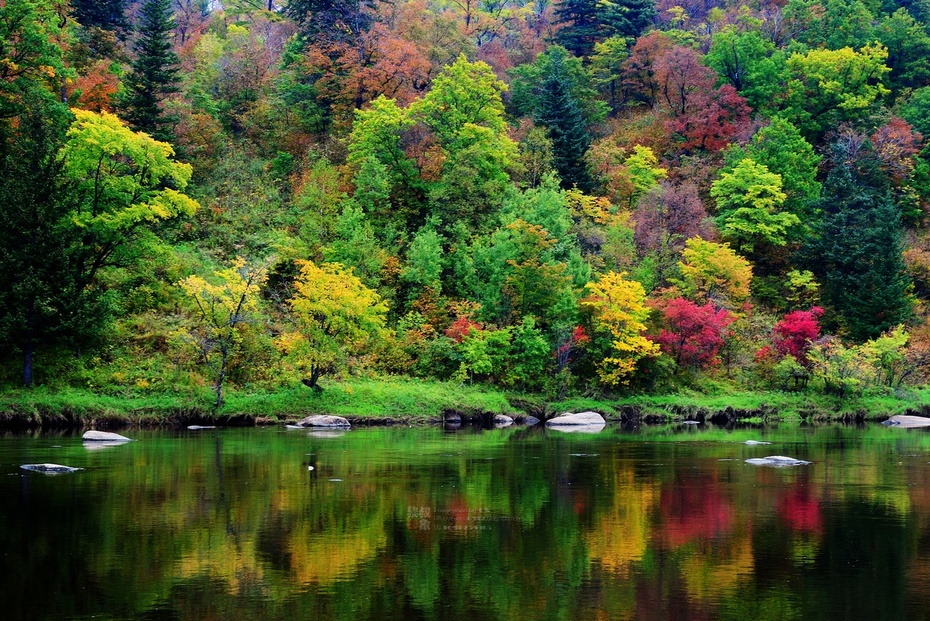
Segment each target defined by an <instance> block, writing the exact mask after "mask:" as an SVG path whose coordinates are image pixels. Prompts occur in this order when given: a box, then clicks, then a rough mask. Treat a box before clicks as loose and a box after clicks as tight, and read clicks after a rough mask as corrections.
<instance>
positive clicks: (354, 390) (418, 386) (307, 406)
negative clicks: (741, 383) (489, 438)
mask: <svg viewBox="0 0 930 621" xmlns="http://www.w3.org/2000/svg"><path fill="white" fill-rule="evenodd" d="M211 404H212V394H211V393H209V392H198V393H190V394H170V395H144V394H131V393H126V394H121V395H112V394H110V395H101V394H95V393H92V392H90V391H87V390H82V389H74V388H65V389H58V390H49V389H44V388H38V389H33V390H20V389H17V390H8V391H5V392H4V393H3V394H2V395H0V425H3V426H6V427H17V426H21V427H91V426H95V427H101V428H103V427H118V426H124V425H133V424H136V425H183V424H191V423H208V424H224V425H229V424H245V425H250V424H256V423H275V422H280V421H286V420H296V419H299V418H302V417H304V416H307V415H310V414H335V415H339V416H346V417H347V418H350V419H352V420H353V421H356V422H358V423H363V424H379V423H428V422H431V421H432V422H435V421H439V420H441V418H442V415H443V414H444V413H446V412H457V413H460V414H463V415H465V416H473V417H474V416H482V415H489V414H498V413H500V414H510V415H520V414H534V415H536V416H539V417H541V418H542V417H545V416H550V415H554V414H558V413H561V412H568V411H574V412H577V411H582V410H594V411H597V412H601V413H603V414H604V415H605V416H606V417H607V418H608V420H645V421H646V422H660V421H667V420H680V419H694V420H710V419H713V420H714V421H715V422H720V423H724V422H737V421H742V422H775V421H792V420H794V421H802V420H823V421H827V420H881V419H884V418H886V417H888V416H891V415H894V414H904V413H910V414H919V413H923V414H927V415H930V389H920V390H914V391H909V392H906V393H903V392H899V393H897V394H888V395H876V396H863V397H859V398H855V399H837V398H834V397H828V396H825V395H821V394H818V393H813V392H810V393H787V392H738V393H730V394H719V395H705V394H700V393H681V394H675V395H662V396H642V395H640V396H631V397H625V398H621V399H592V398H582V397H574V398H569V399H564V400H561V401H557V402H552V401H547V400H545V399H544V398H542V397H540V396H538V395H515V394H505V393H504V392H501V391H500V390H497V389H494V388H488V387H484V386H469V385H461V384H455V383H447V382H436V381H420V380H412V379H401V378H385V379H377V380H375V379H352V380H350V381H346V382H329V383H326V384H325V389H324V390H323V391H322V392H313V391H311V390H309V389H307V388H305V387H303V386H300V387H296V388H293V389H287V390H279V391H275V392H257V393H256V392H244V391H229V392H228V394H227V399H226V403H225V405H224V406H223V408H222V409H221V410H219V411H218V412H214V411H213V410H212V408H211Z"/></svg>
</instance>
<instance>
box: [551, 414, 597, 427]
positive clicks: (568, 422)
mask: <svg viewBox="0 0 930 621" xmlns="http://www.w3.org/2000/svg"><path fill="white" fill-rule="evenodd" d="M606 424H607V421H605V420H604V417H603V416H601V415H600V414H598V413H597V412H579V413H577V414H571V413H565V414H562V415H560V416H556V417H555V418H550V419H549V420H547V421H546V427H584V426H591V425H601V426H604V425H606Z"/></svg>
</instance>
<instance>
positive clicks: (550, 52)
mask: <svg viewBox="0 0 930 621" xmlns="http://www.w3.org/2000/svg"><path fill="white" fill-rule="evenodd" d="M625 45H626V43H625V42H624V50H625V49H626V47H625ZM553 65H558V66H559V69H558V71H560V72H561V73H563V74H564V76H565V79H566V81H567V82H568V83H569V91H570V92H571V96H572V98H573V99H574V100H575V101H576V102H578V105H579V107H580V108H581V111H582V113H583V114H584V117H585V122H586V123H588V124H589V125H593V124H595V123H600V122H601V121H603V120H604V117H605V116H606V113H607V109H606V106H605V105H604V102H603V101H601V100H600V99H599V98H598V92H597V89H596V88H595V81H594V77H593V75H592V73H591V71H590V70H589V69H588V68H587V67H585V65H584V64H583V63H582V61H581V59H580V58H576V57H574V56H571V55H570V54H569V53H568V50H566V49H565V48H564V47H562V46H560V45H552V46H549V47H548V48H546V51H545V52H543V53H542V54H540V55H539V56H537V57H536V60H535V61H533V62H532V63H527V64H525V65H519V66H517V67H514V68H513V69H511V70H510V71H508V73H509V74H510V76H511V78H512V81H511V84H510V103H509V109H510V110H511V111H512V112H513V114H514V115H516V116H525V117H530V118H532V117H535V116H536V115H537V111H538V110H539V107H540V105H541V97H542V92H543V91H542V87H543V83H544V81H545V79H546V76H548V75H549V74H550V73H552V71H553ZM618 65H619V63H618ZM618 75H619V74H618Z"/></svg>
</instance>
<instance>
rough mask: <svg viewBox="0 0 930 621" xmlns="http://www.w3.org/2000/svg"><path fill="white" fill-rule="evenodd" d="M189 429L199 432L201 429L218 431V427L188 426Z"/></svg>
mask: <svg viewBox="0 0 930 621" xmlns="http://www.w3.org/2000/svg"><path fill="white" fill-rule="evenodd" d="M187 428H188V429H190V430H191V431H199V430H201V429H216V425H188V426H187Z"/></svg>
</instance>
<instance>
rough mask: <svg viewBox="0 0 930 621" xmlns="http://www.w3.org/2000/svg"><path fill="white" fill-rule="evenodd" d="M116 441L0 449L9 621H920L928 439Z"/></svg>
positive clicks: (878, 433) (365, 436)
mask: <svg viewBox="0 0 930 621" xmlns="http://www.w3.org/2000/svg"><path fill="white" fill-rule="evenodd" d="M128 435H131V436H132V437H134V438H138V439H139V441H137V442H132V443H131V444H127V445H123V446H115V447H107V448H103V449H98V450H88V448H89V447H85V446H83V445H82V443H81V440H80V438H79V437H77V436H67V435H58V436H56V435H35V436H17V435H8V436H5V437H2V438H0V486H2V489H0V551H2V552H0V559H2V560H0V563H2V566H0V572H2V574H0V575H2V576H3V580H2V581H0V605H2V607H3V611H4V612H3V613H0V614H2V617H3V618H4V619H17V620H18V619H42V620H49V619H91V618H93V619H146V620H161V619H165V620H168V619H171V620H182V619H183V620H187V619H191V620H202V619H224V620H229V619H326V620H335V619H353V620H355V619H378V620H382V619H404V620H415V619H442V620H456V619H465V620H468V621H481V620H485V619H640V620H647V619H662V620H667V619H674V620H676V621H681V620H689V619H701V620H709V619H734V620H737V619H739V620H750V619H751V620H765V619H778V620H782V621H783V620H789V619H804V620H807V619H844V620H855V619H868V620H876V619H907V620H914V619H928V618H930V433H928V432H927V431H926V430H910V431H908V430H901V429H887V428H884V427H881V426H878V425H876V426H870V427H866V428H859V429H857V428H852V427H821V428H810V429H797V428H783V429H764V430H759V429H756V430H738V431H726V430H714V429H705V428H698V429H695V428H654V429H641V430H638V431H633V432H621V431H620V430H619V429H612V428H608V429H607V430H606V431H604V432H602V433H600V434H597V435H582V434H566V433H561V432H546V431H544V430H527V429H506V430H499V431H476V430H462V431H458V432H455V433H448V432H444V431H442V430H439V429H408V428H378V429H356V430H352V431H350V432H348V433H344V434H339V433H335V434H314V433H307V432H304V431H284V430H282V429H220V430H203V431H197V432H188V431H182V432H166V431H158V432H156V431H133V432H129V433H128ZM749 439H754V440H766V441H770V442H772V443H773V444H772V445H769V446H747V445H745V444H743V442H744V441H745V440H749ZM766 455H788V456H791V457H796V458H800V459H807V460H811V461H812V462H813V463H812V464H811V465H809V466H803V467H798V468H789V469H771V468H764V467H754V466H750V465H747V464H745V463H744V460H745V459H747V458H750V457H763V456H766ZM44 462H52V463H58V464H64V465H67V466H73V467H80V468H84V470H81V471H78V472H75V473H71V474H62V475H46V474H41V473H36V472H26V471H23V470H21V469H20V468H19V465H20V464H25V463H44ZM311 467H312V469H311Z"/></svg>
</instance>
